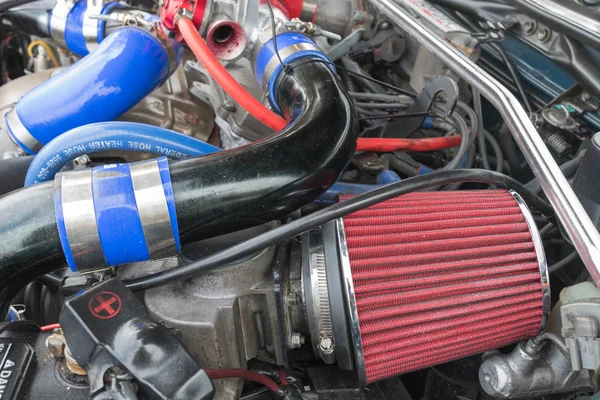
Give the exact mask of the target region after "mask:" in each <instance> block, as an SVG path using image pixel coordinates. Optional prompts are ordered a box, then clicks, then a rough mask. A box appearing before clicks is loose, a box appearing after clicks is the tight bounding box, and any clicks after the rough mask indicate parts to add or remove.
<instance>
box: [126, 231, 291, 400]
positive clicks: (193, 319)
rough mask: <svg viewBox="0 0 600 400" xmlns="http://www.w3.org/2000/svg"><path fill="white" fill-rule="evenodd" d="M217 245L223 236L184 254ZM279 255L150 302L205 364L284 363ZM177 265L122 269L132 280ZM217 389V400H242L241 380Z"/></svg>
mask: <svg viewBox="0 0 600 400" xmlns="http://www.w3.org/2000/svg"><path fill="white" fill-rule="evenodd" d="M271 227H272V226H271V225H269V226H261V227H258V228H254V229H253V230H252V232H253V234H258V233H260V232H262V231H264V230H266V229H270V228H271ZM212 246H219V244H218V240H214V239H210V240H207V241H204V242H200V243H199V244H198V246H197V247H195V248H194V249H192V248H191V245H190V246H188V247H187V248H186V247H184V249H183V253H184V255H185V256H188V257H190V258H196V257H200V256H201V255H202V254H204V253H203V251H204V250H205V249H207V248H210V247H212ZM213 248H214V247H213ZM274 254H275V248H268V249H265V250H263V251H260V252H258V253H257V254H254V255H252V256H250V257H248V258H245V259H243V260H240V261H238V262H236V263H233V264H230V265H226V266H223V267H222V268H219V269H217V270H214V271H211V272H209V273H207V274H203V275H202V276H201V277H199V278H197V279H192V280H190V281H184V282H179V283H176V284H173V285H169V286H164V287H159V288H155V289H151V290H148V291H147V292H145V295H144V300H145V303H146V306H147V307H148V310H149V312H150V313H151V314H152V316H153V317H154V318H156V319H157V320H159V321H162V323H163V324H165V325H166V326H167V327H169V328H171V329H173V330H174V331H175V332H176V333H177V335H178V337H179V339H180V340H181V341H182V342H183V343H184V344H185V346H186V347H187V348H188V350H189V351H190V352H191V353H192V354H193V355H194V356H195V357H196V358H197V359H198V360H199V361H200V362H201V364H202V366H203V367H206V368H244V369H246V368H247V361H248V360H250V359H254V358H256V359H259V360H262V361H266V362H270V363H274V364H279V365H281V364H282V363H283V354H282V347H281V340H280V336H279V322H278V311H277V304H276V295H275V283H274V274H273V259H274ZM168 260H170V261H168ZM176 264H177V262H176V259H174V258H172V259H166V260H163V261H156V262H149V263H139V264H132V265H131V266H126V267H125V268H120V269H119V275H120V278H121V279H128V278H130V277H132V276H137V275H138V274H139V273H143V274H147V273H149V272H151V271H152V270H155V269H156V270H162V269H164V268H165V267H167V266H168V267H173V266H175V265H176ZM298 339H300V338H298ZM215 387H216V389H217V396H216V397H215V398H216V399H232V398H238V397H239V394H240V393H241V389H242V381H240V380H230V379H227V380H218V381H215Z"/></svg>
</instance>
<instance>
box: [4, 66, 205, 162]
mask: <svg viewBox="0 0 600 400" xmlns="http://www.w3.org/2000/svg"><path fill="white" fill-rule="evenodd" d="M60 71H62V68H53V69H48V70H45V71H41V72H35V73H33V74H29V75H24V76H22V77H20V78H18V79H15V80H13V81H11V82H9V83H7V84H5V85H2V87H0V111H2V110H6V109H9V108H11V107H12V106H13V104H14V103H16V102H17V101H18V100H19V98H21V97H22V96H24V95H25V94H26V93H27V92H29V91H30V90H32V89H34V88H35V87H36V86H38V85H40V84H42V83H44V82H45V81H47V80H48V79H50V78H51V77H53V76H54V75H56V74H58V73H59V72H60ZM191 89H192V88H190V85H189V83H188V80H187V77H186V74H185V72H184V67H183V66H180V67H179V68H178V69H177V70H176V71H175V72H174V73H173V74H172V75H171V76H170V77H169V79H168V80H167V81H166V82H165V83H164V84H163V85H162V86H161V87H159V88H157V89H156V90H154V91H153V92H152V93H150V94H149V95H148V96H146V97H145V98H144V99H142V101H140V102H139V103H138V104H137V105H135V106H134V107H133V108H131V109H130V110H129V111H127V112H126V113H125V114H123V115H122V116H120V117H119V118H118V119H119V120H121V121H130V122H140V123H144V124H149V125H154V126H160V127H162V128H167V129H172V130H174V131H177V132H180V133H183V134H185V135H188V136H193V137H195V138H197V139H200V140H203V141H208V140H209V139H210V138H211V134H212V133H213V131H214V128H215V122H214V113H213V110H212V108H211V107H209V106H208V105H207V104H206V103H205V102H203V101H198V100H197V99H196V98H195V97H194V96H193V95H192V92H191ZM19 155H24V152H23V150H22V149H21V148H20V147H19V146H17V144H16V143H15V142H14V141H13V140H12V139H11V137H10V135H8V133H7V131H6V122H5V120H4V118H0V159H4V158H10V157H16V156H19ZM96 156H106V157H119V158H123V159H125V160H127V161H136V160H140V159H144V158H148V157H145V156H144V155H142V154H140V153H131V152H125V151H107V152H105V153H99V154H97V155H96Z"/></svg>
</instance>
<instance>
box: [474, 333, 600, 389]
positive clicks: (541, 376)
mask: <svg viewBox="0 0 600 400" xmlns="http://www.w3.org/2000/svg"><path fill="white" fill-rule="evenodd" d="M559 340H560V339H559ZM544 344H545V345H544ZM479 381H480V383H481V386H482V387H483V389H484V390H485V392H486V393H488V394H489V395H491V396H494V397H503V398H509V399H513V398H520V397H537V396H542V395H544V394H555V393H566V392H571V391H574V390H576V389H579V388H589V387H591V373H590V371H573V370H572V368H571V363H570V360H569V354H565V353H564V351H563V349H561V348H560V347H559V346H557V345H556V344H554V342H541V343H539V344H536V343H535V342H534V341H533V340H529V341H527V342H521V343H519V344H518V345H517V347H516V348H515V349H514V350H513V351H512V352H511V353H510V354H500V353H491V354H486V355H484V361H483V363H482V364H481V367H480V369H479Z"/></svg>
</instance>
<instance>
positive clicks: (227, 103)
mask: <svg viewBox="0 0 600 400" xmlns="http://www.w3.org/2000/svg"><path fill="white" fill-rule="evenodd" d="M221 106H222V107H223V108H224V109H225V110H227V111H229V112H235V104H233V102H232V101H231V100H229V99H227V100H223V103H221Z"/></svg>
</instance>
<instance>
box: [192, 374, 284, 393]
mask: <svg viewBox="0 0 600 400" xmlns="http://www.w3.org/2000/svg"><path fill="white" fill-rule="evenodd" d="M204 371H206V374H207V375H208V377H209V378H210V379H226V378H243V379H247V380H249V381H254V382H257V383H260V384H262V385H264V386H266V387H268V388H269V389H270V390H271V391H272V392H273V393H278V392H279V385H278V384H277V383H275V381H274V380H273V379H271V378H268V377H266V376H264V375H261V374H259V373H258V372H254V371H250V370H247V369H241V368H229V369H206V368H205V369H204Z"/></svg>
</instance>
